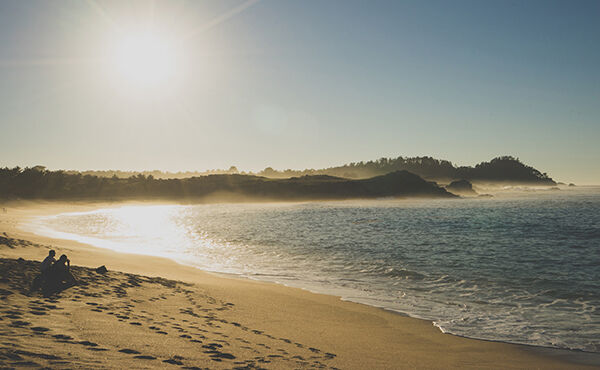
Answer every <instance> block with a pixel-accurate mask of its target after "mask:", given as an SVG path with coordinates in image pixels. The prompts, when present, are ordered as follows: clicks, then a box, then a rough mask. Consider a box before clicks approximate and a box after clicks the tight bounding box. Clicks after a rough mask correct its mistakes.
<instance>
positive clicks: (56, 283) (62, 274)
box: [44, 254, 77, 295]
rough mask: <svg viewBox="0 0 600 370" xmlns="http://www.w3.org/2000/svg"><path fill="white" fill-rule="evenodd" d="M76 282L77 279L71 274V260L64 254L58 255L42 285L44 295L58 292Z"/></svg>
mask: <svg viewBox="0 0 600 370" xmlns="http://www.w3.org/2000/svg"><path fill="white" fill-rule="evenodd" d="M76 284H77V280H76V279H75V277H74V276H73V274H71V261H69V259H68V258H67V255H66V254H63V255H61V256H60V258H59V259H58V260H57V261H55V262H54V263H53V264H52V266H51V267H50V269H49V271H48V279H47V280H46V284H45V286H44V295H51V294H52V293H55V292H60V291H62V290H65V289H67V288H69V287H72V286H73V285H76Z"/></svg>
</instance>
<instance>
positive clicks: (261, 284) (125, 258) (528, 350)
mask: <svg viewBox="0 0 600 370" xmlns="http://www.w3.org/2000/svg"><path fill="white" fill-rule="evenodd" d="M149 204H153V205H157V204H173V203H165V202H126V203H123V202H116V203H112V202H111V203H106V202H93V203H89V202H86V203H62V202H61V203H54V202H19V203H16V204H15V203H13V204H6V205H5V207H8V208H10V209H11V211H10V212H9V213H8V214H4V215H2V218H0V220H1V221H2V222H0V233H2V232H6V233H8V234H9V236H10V237H11V238H17V239H22V240H28V241H31V242H32V243H35V244H46V245H48V244H50V245H52V247H53V248H56V249H58V250H66V251H68V253H69V255H70V256H72V255H73V256H74V257H71V259H72V260H73V261H74V265H81V266H88V267H97V266H94V265H93V264H92V263H91V261H92V260H93V261H100V262H97V263H96V265H98V266H99V265H102V264H106V265H107V267H108V268H109V270H111V271H123V272H129V273H136V274H144V273H147V272H151V274H150V275H151V276H161V277H166V278H170V279H171V278H174V279H176V280H181V281H185V282H191V283H196V284H197V283H199V282H201V281H203V280H210V281H213V282H214V284H216V285H223V284H225V285H233V286H235V285H243V286H244V288H250V289H257V290H268V291H271V290H274V291H276V293H277V294H284V295H286V296H288V295H289V296H294V298H300V297H297V296H302V297H301V298H303V299H304V298H306V297H310V299H311V300H312V299H316V300H325V301H327V302H328V304H330V305H331V306H332V307H330V310H331V311H333V312H336V310H339V311H340V312H343V311H345V310H347V309H349V308H350V307H352V308H353V309H356V308H358V311H360V312H364V313H366V314H367V315H375V316H385V320H386V321H388V320H389V322H392V324H391V325H389V326H392V327H396V326H398V325H399V327H413V326H417V327H419V330H418V331H426V332H427V333H426V334H427V335H426V337H427V339H426V341H425V342H430V341H431V340H432V338H433V339H435V341H436V342H437V341H439V342H441V343H442V344H444V345H448V346H449V345H450V343H448V342H456V341H458V342H463V341H464V343H460V344H457V343H452V344H453V345H455V346H456V345H458V347H457V348H463V349H464V348H465V347H471V346H474V347H477V348H471V350H470V351H467V352H466V353H465V352H461V353H460V354H458V356H457V357H458V358H456V359H455V361H458V362H446V361H443V362H442V363H440V362H439V360H438V361H437V362H436V361H435V360H433V359H427V357H431V356H428V355H423V353H422V351H423V348H421V346H422V345H424V344H425V343H420V345H416V346H414V347H418V348H419V349H420V350H419V351H413V352H415V353H413V355H414V356H412V357H411V356H408V358H405V359H410V360H411V361H409V362H410V363H411V364H412V365H414V366H416V367H432V366H433V367H464V366H466V367H469V366H474V367H478V368H481V367H484V368H506V367H509V368H511V367H514V368H521V367H530V366H534V367H549V368H573V366H582V367H586V366H598V365H600V355H599V354H596V353H593V352H584V351H577V350H568V349H559V348H552V347H541V346H533V345H528V344H514V343H507V342H501V341H494V340H487V339H473V338H467V337H462V336H458V335H454V334H446V333H443V332H442V331H441V330H440V328H438V327H436V326H434V324H433V322H432V321H429V320H424V319H420V318H415V317H411V316H409V315H407V314H406V313H402V312H398V311H394V310H391V309H387V308H384V307H376V306H374V305H368V304H365V303H357V302H353V301H351V300H345V299H342V298H341V297H339V296H334V295H329V294H324V293H319V292H312V291H310V290H309V289H305V288H296V287H290V286H287V285H285V284H282V283H279V284H278V283H275V282H267V281H262V280H256V279H251V278H248V277H244V276H241V275H236V274H226V273H218V272H216V273H212V272H207V271H203V270H200V269H199V268H197V267H192V266H189V265H183V264H179V263H177V262H176V261H174V260H172V259H169V258H167V257H156V256H148V255H133V254H127V253H121V252H115V251H112V250H109V249H104V248H99V247H95V246H91V245H87V244H83V243H80V242H77V241H72V240H65V239H55V238H50V237H44V236H41V235H37V234H34V233H33V232H31V231H25V230H20V229H19V225H20V224H21V223H22V222H23V221H24V220H25V219H27V218H29V217H34V216H44V215H52V214H58V213H63V212H66V211H68V212H74V211H82V212H83V211H91V210H95V209H100V208H108V207H116V206H124V205H149ZM13 207H14V208H13ZM13 212H16V214H13ZM0 251H2V253H1V255H0V256H2V257H7V256H8V257H10V256H11V255H12V256H16V255H15V254H14V253H11V252H9V251H6V250H4V249H1V246H0ZM19 251H20V252H21V253H22V254H24V255H26V256H31V257H32V258H31V259H34V260H35V259H37V260H39V259H41V258H43V254H41V253H40V251H39V250H35V248H20V249H19ZM7 252H8V253H7ZM13 252H14V251H13ZM86 254H87V258H86V257H84V255H86ZM99 257H104V258H105V260H107V261H110V262H109V263H110V264H111V266H109V264H108V263H103V262H102V261H103V260H102V259H97V258H99ZM24 258H26V257H24ZM90 258H91V260H90ZM26 259H27V258H26ZM131 259H133V260H134V261H131ZM136 262H137V263H136ZM140 262H142V264H143V265H145V266H144V268H142V266H140ZM112 266H116V267H112ZM165 266H168V267H169V268H163V269H158V267H165ZM175 266H180V267H175ZM148 268H149V269H148ZM157 270H159V271H158V272H157ZM173 270H176V271H173ZM177 270H179V271H177ZM181 270H185V272H184V273H182V271H181ZM152 272H154V273H152ZM238 288H239V287H238ZM220 293H222V294H225V295H226V293H227V292H220ZM229 298H230V297H229ZM245 298H248V297H247V296H246V297H245ZM332 302H333V303H332ZM284 303H288V302H285V300H284ZM257 304H259V303H257V302H253V305H257ZM262 305H263V306H264V305H265V302H262ZM265 309H267V308H266V307H260V310H265ZM267 310H268V309H267ZM302 311H303V314H304V315H308V316H311V312H310V309H308V310H307V309H306V307H304V308H303V309H302ZM334 315H335V313H334ZM389 322H388V323H389ZM341 324H342V325H344V324H345V323H341ZM352 324H353V325H358V326H359V327H361V329H363V330H364V329H368V330H370V329H371V328H369V327H368V326H367V327H365V325H364V323H361V322H360V320H355V321H352ZM284 326H285V325H284ZM348 326H349V325H348ZM426 327H428V328H426ZM285 329H286V328H285V327H283V328H282V327H281V323H280V324H279V326H278V327H277V330H283V331H285ZM309 331H310V330H309ZM404 334H407V333H404ZM408 334H410V335H412V336H414V335H415V333H414V332H410V333H408ZM389 335H390V333H388V332H385V330H383V331H381V332H377V330H376V331H375V337H379V338H377V339H378V340H381V339H385V338H386V337H388V336H389ZM451 338H452V339H451ZM372 339H374V338H372ZM388 340H389V338H388ZM326 342H327V341H326ZM333 342H335V341H333ZM392 342H394V341H392ZM381 343H385V340H383V341H381ZM347 344H349V343H345V345H347ZM388 344H390V343H388ZM406 344H407V343H404V345H403V346H394V345H391V346H389V347H388V348H386V351H387V352H386V356H376V357H377V361H368V360H364V359H363V361H366V362H364V363H363V365H362V366H365V365H366V366H370V367H372V366H373V365H374V364H376V365H375V367H378V365H384V364H386V365H385V366H382V367H388V366H391V367H402V366H403V365H402V363H401V362H397V361H398V360H397V359H395V357H396V355H397V354H398V353H396V352H404V350H405V345H406ZM336 347H341V348H342V351H341V352H342V353H343V352H344V349H343V347H344V345H340V343H337V345H336ZM346 347H348V346H346ZM350 347H351V346H350ZM425 347H427V346H425ZM482 347H489V348H482ZM492 347H494V348H492ZM346 349H348V348H346ZM413 349H414V348H413ZM437 349H438V348H436V347H435V346H433V347H432V346H431V343H429V347H427V348H426V349H425V351H426V352H427V351H436V350H437ZM482 351H483V352H485V353H486V355H487V357H488V358H489V357H490V356H491V355H492V354H494V353H496V354H504V355H507V353H506V352H511V354H510V356H512V359H511V360H509V359H504V361H508V362H494V360H492V361H491V362H487V361H485V362H484V363H481V362H479V363H473V362H472V359H470V357H471V356H473V355H475V354H481V352H482ZM349 352H350V351H349ZM417 352H418V353H417ZM336 353H337V357H336V358H335V359H334V360H333V361H334V362H336V363H338V362H340V363H341V364H342V367H344V368H346V367H349V368H354V367H356V368H358V367H362V366H358V364H359V363H360V362H361V361H359V362H357V361H358V360H359V359H361V357H362V356H358V357H357V356H356V354H354V355H353V356H350V357H348V356H347V354H346V356H343V354H342V353H340V351H337V352H336ZM417 354H418V355H417ZM461 354H462V355H463V358H461ZM504 355H503V356H501V357H500V358H505V356H504ZM455 356H456V354H455ZM464 356H466V357H467V358H464ZM344 357H345V358H344ZM401 357H405V356H401ZM492 357H493V356H492ZM426 359H427V361H426ZM371 360H374V358H371ZM347 361H349V362H347ZM420 361H423V362H420ZM430 361H434V362H433V363H430ZM464 361H466V362H464ZM496 361H500V360H499V359H498V358H497V359H496ZM458 364H460V365H458ZM404 365H406V363H404ZM410 367H412V366H410Z"/></svg>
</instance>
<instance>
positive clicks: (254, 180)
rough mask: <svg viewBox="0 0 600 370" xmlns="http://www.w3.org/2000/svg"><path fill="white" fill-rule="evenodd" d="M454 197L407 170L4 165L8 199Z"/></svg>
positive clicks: (1, 175) (0, 182)
mask: <svg viewBox="0 0 600 370" xmlns="http://www.w3.org/2000/svg"><path fill="white" fill-rule="evenodd" d="M409 196H423V197H454V195H453V194H451V193H449V192H447V191H446V190H445V189H443V188H441V187H439V186H437V184H435V183H433V182H429V181H425V180H424V179H422V178H421V177H419V176H417V175H415V174H412V173H410V172H408V171H396V172H393V173H389V174H386V175H383V176H376V177H373V178H369V179H360V180H352V179H345V178H340V177H334V176H328V175H316V176H301V177H293V178H287V179H270V178H266V177H262V176H254V175H208V176H198V177H190V178H185V179H156V178H154V177H152V176H144V175H137V176H132V177H129V178H126V179H122V178H117V177H110V178H109V177H99V176H92V175H81V174H80V173H76V174H69V173H65V172H63V171H47V170H45V169H44V168H43V167H35V168H26V169H20V168H18V167H17V168H12V169H9V168H3V169H0V198H4V199H57V200H58V199H60V200H65V199H102V200H106V199H110V200H122V199H171V200H207V201H210V200H215V201H222V200H234V201H238V200H244V199H249V200H317V199H352V198H380V197H409Z"/></svg>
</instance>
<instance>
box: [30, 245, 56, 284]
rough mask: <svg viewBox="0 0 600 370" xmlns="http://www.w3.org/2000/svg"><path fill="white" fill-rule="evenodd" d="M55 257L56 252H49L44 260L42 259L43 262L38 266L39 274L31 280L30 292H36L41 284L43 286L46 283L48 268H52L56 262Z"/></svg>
mask: <svg viewBox="0 0 600 370" xmlns="http://www.w3.org/2000/svg"><path fill="white" fill-rule="evenodd" d="M55 255H56V252H55V251H53V250H50V251H49V252H48V255H47V256H46V258H44V260H43V261H42V263H41V264H40V274H39V275H38V276H36V277H35V279H33V283H32V284H31V290H32V291H36V290H38V289H39V288H40V286H42V284H45V283H46V282H47V281H48V274H49V272H50V268H51V267H52V265H53V264H54V262H56V260H55V259H54V256H55Z"/></svg>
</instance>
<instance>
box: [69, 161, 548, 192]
mask: <svg viewBox="0 0 600 370" xmlns="http://www.w3.org/2000/svg"><path fill="white" fill-rule="evenodd" d="M395 171H408V172H412V173H414V174H416V175H419V176H421V177H422V178H424V179H426V180H430V181H437V182H442V183H450V182H452V181H454V180H469V181H471V182H484V183H511V184H521V185H556V183H555V182H554V181H553V180H552V178H550V177H549V176H548V175H547V174H546V173H542V172H541V171H538V170H537V169H535V168H533V167H531V166H528V165H526V164H524V163H522V162H521V161H520V160H519V159H518V158H515V157H512V156H503V157H497V158H494V159H492V160H491V161H489V162H481V163H479V164H477V165H475V166H474V167H471V166H455V165H454V164H453V163H452V162H450V161H447V160H444V159H436V158H432V157H397V158H380V159H377V160H373V161H367V162H353V163H349V164H345V165H341V166H335V167H329V168H322V169H304V170H292V169H286V170H276V169H273V168H271V167H267V168H265V169H263V170H261V171H258V172H251V171H250V172H244V171H239V170H238V168H237V167H236V166H230V167H229V168H228V169H213V170H208V171H203V172H196V171H187V172H163V171H158V170H155V171H141V172H137V171H111V170H107V171H82V172H80V171H67V173H69V174H77V173H81V174H82V175H92V176H99V177H113V176H116V177H118V178H130V177H131V176H137V175H144V176H146V177H148V176H152V177H153V178H157V179H175V178H177V179H183V178H189V177H196V176H206V175H238V174H240V175H254V176H262V177H269V178H291V177H300V176H306V175H309V176H313V175H329V176H335V177H343V178H347V179H366V178H370V177H374V176H380V175H385V174H387V173H391V172H395Z"/></svg>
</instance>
